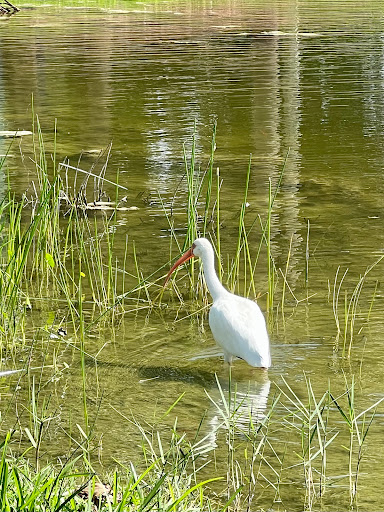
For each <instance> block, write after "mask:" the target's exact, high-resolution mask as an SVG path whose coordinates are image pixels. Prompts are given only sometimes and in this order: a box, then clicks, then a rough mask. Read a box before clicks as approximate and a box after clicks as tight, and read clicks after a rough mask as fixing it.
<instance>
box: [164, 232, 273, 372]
mask: <svg viewBox="0 0 384 512" xmlns="http://www.w3.org/2000/svg"><path fill="white" fill-rule="evenodd" d="M195 256H196V257H199V258H201V260H202V263H203V271H204V277H205V282H206V283H207V286H208V290H209V293H210V294H211V295H212V299H213V305H212V307H211V309H210V311H209V326H210V328H211V331H212V334H213V337H214V339H215V341H216V343H217V344H218V345H220V347H221V348H222V349H223V350H224V361H225V362H227V363H229V364H231V363H232V360H233V358H234V357H239V358H241V359H244V360H245V361H246V362H247V363H248V364H250V365H251V366H258V367H262V368H269V367H270V366H271V355H270V349H269V338H268V332H267V327H266V324H265V319H264V316H263V313H262V312H261V310H260V308H259V306H258V305H257V304H256V302H253V301H252V300H250V299H246V298H244V297H239V296H238V295H234V294H233V293H230V292H229V291H228V290H226V289H225V288H224V286H223V285H222V284H221V283H220V281H219V279H218V277H217V275H216V272H215V255H214V252H213V247H212V245H211V243H210V242H209V241H208V240H207V239H206V238H197V239H196V240H195V241H194V243H193V244H192V247H191V248H190V249H189V250H188V251H187V252H186V253H185V254H184V255H183V256H181V258H179V259H178V260H177V261H176V263H175V264H174V265H173V267H172V268H171V270H170V271H169V272H168V274H167V277H166V280H165V283H164V286H165V285H166V284H167V282H168V280H169V278H170V277H171V274H172V272H173V271H174V270H175V269H176V268H177V267H178V266H179V265H181V264H182V263H184V262H186V261H188V260H189V259H191V258H193V257H195Z"/></svg>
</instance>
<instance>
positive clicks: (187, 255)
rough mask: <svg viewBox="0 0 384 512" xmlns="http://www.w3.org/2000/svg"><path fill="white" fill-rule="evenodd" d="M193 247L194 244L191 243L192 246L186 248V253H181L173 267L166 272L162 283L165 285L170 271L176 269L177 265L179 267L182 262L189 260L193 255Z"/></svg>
mask: <svg viewBox="0 0 384 512" xmlns="http://www.w3.org/2000/svg"><path fill="white" fill-rule="evenodd" d="M194 248H195V245H194V244H193V245H192V247H191V248H190V249H188V251H187V252H186V253H184V254H183V255H182V257H181V258H179V259H178V260H177V261H176V263H175V264H174V265H173V267H172V268H171V270H170V271H169V272H168V274H167V277H166V278H165V281H164V285H163V286H165V285H166V284H167V283H168V281H169V278H170V277H171V275H172V273H173V272H174V271H175V270H176V269H177V267H179V266H180V265H181V264H182V263H185V262H186V261H188V260H190V259H191V258H193V257H194V256H195V255H194V254H193V249H194Z"/></svg>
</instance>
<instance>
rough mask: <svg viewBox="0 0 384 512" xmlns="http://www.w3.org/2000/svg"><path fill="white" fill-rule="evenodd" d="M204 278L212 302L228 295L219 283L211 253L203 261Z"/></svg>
mask: <svg viewBox="0 0 384 512" xmlns="http://www.w3.org/2000/svg"><path fill="white" fill-rule="evenodd" d="M203 271H204V278H205V282H206V284H207V287H208V290H209V293H210V294H211V295H212V299H213V301H215V300H217V299H218V298H219V297H221V296H222V295H225V294H227V293H228V291H227V290H226V289H225V288H224V286H223V285H222V284H221V283H220V281H219V278H218V277H217V275H216V271H215V259H214V254H213V251H212V253H208V254H207V255H206V257H205V258H204V261H203Z"/></svg>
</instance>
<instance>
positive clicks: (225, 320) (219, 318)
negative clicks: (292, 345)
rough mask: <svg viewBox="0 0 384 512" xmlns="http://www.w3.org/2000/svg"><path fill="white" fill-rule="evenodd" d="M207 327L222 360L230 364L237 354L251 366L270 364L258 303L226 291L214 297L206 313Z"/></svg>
mask: <svg viewBox="0 0 384 512" xmlns="http://www.w3.org/2000/svg"><path fill="white" fill-rule="evenodd" d="M209 326H210V328H211V331H212V334H213V337H214V339H215V341H216V343H217V344H218V345H220V346H221V347H222V348H223V350H224V359H225V360H226V361H227V362H228V363H231V362H232V359H233V356H235V357H240V358H241V359H244V360H245V361H247V363H248V364H250V365H251V366H262V367H264V368H269V367H270V366H271V356H270V351H269V339H268V333H267V328H266V325H265V320H264V316H263V314H262V312H261V311H260V308H259V306H258V305H257V304H256V303H255V302H253V301H251V300H249V299H245V298H244V297H239V296H237V295H233V294H230V293H228V294H226V295H225V296H223V297H222V298H220V299H217V300H216V301H215V302H214V303H213V306H212V307H211V310H210V312H209Z"/></svg>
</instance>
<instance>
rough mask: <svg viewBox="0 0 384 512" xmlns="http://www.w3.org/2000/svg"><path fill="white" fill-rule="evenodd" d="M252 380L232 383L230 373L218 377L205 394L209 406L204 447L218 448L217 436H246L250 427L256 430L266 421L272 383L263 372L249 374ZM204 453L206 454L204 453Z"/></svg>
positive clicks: (233, 380) (235, 380) (233, 379)
mask: <svg viewBox="0 0 384 512" xmlns="http://www.w3.org/2000/svg"><path fill="white" fill-rule="evenodd" d="M252 373H253V374H254V375H253V376H252V378H251V379H249V380H247V381H245V380H241V379H238V380H237V379H235V378H234V377H233V373H232V376H231V379H229V376H226V377H220V378H219V377H218V378H217V381H216V383H215V386H212V387H211V388H210V390H209V391H208V390H207V394H208V395H209V398H210V401H211V406H210V408H209V410H208V413H207V423H206V425H207V431H206V436H205V445H206V447H207V445H209V446H210V448H211V449H213V448H216V447H217V446H218V440H217V438H218V435H219V433H220V432H222V431H225V430H228V429H233V432H234V435H235V436H239V437H240V436H241V437H242V436H244V435H245V434H246V433H249V431H250V429H251V425H252V427H253V428H256V429H257V427H258V425H260V423H261V422H262V421H263V420H264V419H265V418H266V415H267V405H268V397H269V391H270V387H271V381H270V380H269V378H268V374H267V373H266V372H258V373H257V374H256V372H252ZM205 451H208V450H207V449H206V450H205Z"/></svg>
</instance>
